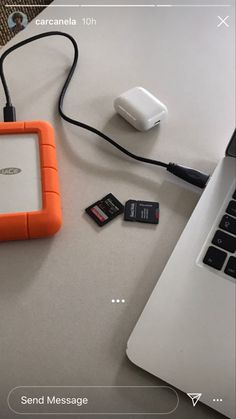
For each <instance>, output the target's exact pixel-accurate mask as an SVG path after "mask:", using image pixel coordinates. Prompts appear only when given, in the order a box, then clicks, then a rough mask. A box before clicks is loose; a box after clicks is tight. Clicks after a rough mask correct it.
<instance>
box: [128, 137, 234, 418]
mask: <svg viewBox="0 0 236 419" xmlns="http://www.w3.org/2000/svg"><path fill="white" fill-rule="evenodd" d="M235 179H236V131H235V132H234V134H233V137H232V139H231V141H230V144H229V146H228V148H227V150H226V156H225V157H224V158H223V159H222V160H221V161H220V162H219V164H218V165H217V168H216V170H215V171H214V173H213V175H212V177H211V179H210V181H209V183H208V185H207V187H206V189H205V191H204V193H203V194H202V197H201V198H200V200H199V202H198V204H197V207H196V208H195V210H194V212H193V214H192V216H191V218H190V220H189V222H188V224H187V226H186V228H185V230H184V232H183V233H182V235H181V237H180V240H179V241H178V243H177V245H176V247H175V249H174V251H173V253H172V255H171V257H170V259H169V261H168V263H167V265H166V267H165V269H164V271H163V273H162V275H161V277H160V278H159V280H158V283H157V285H156V287H155V289H154V291H153V293H152V295H151V297H150V299H149V301H148V303H147V305H146V307H145V309H144V311H143V313H142V315H141V317H140V319H139V321H138V323H137V325H136V327H135V329H134V331H133V332H132V334H131V336H130V339H129V341H128V346H127V355H128V357H129V359H130V360H131V361H132V362H133V363H135V364H136V365H138V366H139V367H141V368H143V369H144V370H146V371H148V372H150V373H152V374H154V375H156V376H157V377H159V378H161V379H162V380H164V381H166V382H167V383H169V384H171V385H173V386H175V387H176V388H178V389H180V390H182V391H183V392H186V393H189V392H194V393H195V392H199V393H202V396H201V399H200V401H202V402H203V403H205V404H207V405H208V406H210V407H212V408H213V409H216V410H217V411H219V412H221V413H223V414H224V415H226V416H228V417H229V418H232V419H235V417H236V414H235V349H236V348H235V278H236V182H235Z"/></svg>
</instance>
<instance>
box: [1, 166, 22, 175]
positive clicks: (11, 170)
mask: <svg viewBox="0 0 236 419" xmlns="http://www.w3.org/2000/svg"><path fill="white" fill-rule="evenodd" d="M20 172H21V169H18V167H6V168H5V169H0V175H18V173H20Z"/></svg>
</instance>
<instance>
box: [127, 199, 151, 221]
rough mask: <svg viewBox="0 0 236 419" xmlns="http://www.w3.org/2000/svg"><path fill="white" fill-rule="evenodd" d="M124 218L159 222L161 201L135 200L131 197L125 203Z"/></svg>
mask: <svg viewBox="0 0 236 419" xmlns="http://www.w3.org/2000/svg"><path fill="white" fill-rule="evenodd" d="M124 220H125V221H139V222H140V223H149V224H158V223H159V203H158V202H149V201H134V200H132V199H130V200H129V201H127V202H126V204H125V212H124Z"/></svg>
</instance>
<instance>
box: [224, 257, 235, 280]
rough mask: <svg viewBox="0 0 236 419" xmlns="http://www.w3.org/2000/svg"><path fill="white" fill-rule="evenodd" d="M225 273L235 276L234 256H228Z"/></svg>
mask: <svg viewBox="0 0 236 419" xmlns="http://www.w3.org/2000/svg"><path fill="white" fill-rule="evenodd" d="M225 273H226V275H229V276H232V277H233V278H236V258H235V257H234V256H230V258H229V261H228V263H227V265H226V268H225Z"/></svg>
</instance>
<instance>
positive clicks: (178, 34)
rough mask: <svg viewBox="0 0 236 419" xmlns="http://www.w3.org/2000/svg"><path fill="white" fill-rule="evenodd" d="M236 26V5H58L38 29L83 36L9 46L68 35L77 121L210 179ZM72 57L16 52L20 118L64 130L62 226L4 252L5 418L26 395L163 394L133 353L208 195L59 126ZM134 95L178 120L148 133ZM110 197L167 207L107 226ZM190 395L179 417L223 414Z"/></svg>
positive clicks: (229, 127) (226, 129) (58, 51)
mask: <svg viewBox="0 0 236 419" xmlns="http://www.w3.org/2000/svg"><path fill="white" fill-rule="evenodd" d="M60 3H61V4H62V2H54V3H53V4H54V5H55V4H60ZM75 3H79V2H78V1H77V2H76V1H70V4H75ZM85 3H86V2H84V4H85ZM87 3H88V2H87ZM92 3H93V4H98V3H99V2H98V1H95V0H94V1H93V2H92ZM105 3H106V2H105ZM109 3H112V1H110V2H109ZM113 3H114V4H117V2H113ZM121 3H122V2H121ZM123 3H125V2H123ZM133 3H134V2H133ZM137 3H139V2H138V1H137V2H135V4H137ZM182 3H186V2H182ZM187 3H188V4H189V2H187ZM195 3H196V2H195ZM203 3H204V2H203ZM209 3H212V2H208V4H209ZM103 4H104V2H103ZM129 4H132V2H129ZM219 14H220V15H221V16H224V15H226V14H227V15H230V27H229V28H227V27H225V26H224V27H223V26H221V27H220V28H217V24H218V22H219V19H218V18H217V16H218V15H219ZM233 16H234V14H233V7H231V8H230V9H227V10H224V9H220V10H219V9H214V8H189V7H188V8H162V9H161V8H155V9H151V8H95V7H93V8H81V7H80V8H79V7H77V8H73V9H72V8H47V9H46V10H45V11H44V12H43V13H42V14H41V15H40V19H42V18H45V19H49V18H56V17H58V18H64V19H65V18H67V17H73V18H75V19H76V20H77V26H63V27H52V26H36V24H35V21H33V22H31V23H30V24H29V26H28V27H27V29H25V30H24V31H23V32H21V33H20V34H18V35H17V36H16V37H15V38H14V39H13V40H12V41H11V42H10V43H9V44H8V46H10V45H13V44H14V43H16V42H17V41H20V40H22V39H25V38H27V37H29V36H32V35H34V34H37V33H39V32H41V31H45V32H46V31H48V30H62V31H66V32H68V33H70V34H71V35H73V36H74V37H75V39H76V40H77V41H78V44H79V48H80V62H79V67H78V69H77V71H76V74H75V76H74V78H73V81H72V83H71V86H70V89H69V91H68V94H67V96H66V99H65V111H66V113H67V114H68V115H70V116H72V117H74V118H76V119H79V120H80V121H83V122H87V123H90V124H91V125H93V126H95V127H97V128H99V129H100V130H102V131H104V132H105V133H107V134H108V135H110V136H112V137H113V138H114V139H117V140H118V141H119V142H120V143H121V144H122V145H124V146H125V147H127V148H129V149H130V150H132V151H133V152H135V153H139V154H140V155H145V156H147V157H151V158H156V159H160V160H164V161H166V162H169V161H174V162H178V163H182V164H186V165H189V166H192V167H195V168H199V169H202V170H205V171H206V172H212V171H213V169H214V167H215V165H216V163H217V161H218V160H219V159H220V158H221V157H222V156H223V155H224V151H225V147H226V144H227V142H228V140H229V138H230V136H231V134H232V131H233V129H234V124H235V121H234V118H235V115H234V93H233V92H234V45H233V39H234V36H233V26H234V23H233ZM82 17H94V18H95V19H96V21H97V23H96V26H95V25H94V26H83V24H82V20H81V19H82ZM3 51H4V49H3ZM1 52H2V51H1ZM72 52H73V51H72V48H71V45H70V43H69V41H68V40H66V39H63V38H59V37H55V38H54V37H53V38H49V39H44V40H40V41H38V42H36V43H34V44H31V45H28V46H26V47H24V49H23V48H22V49H20V50H19V51H16V52H15V53H14V55H11V57H9V58H8V59H7V62H6V65H5V70H6V76H7V80H8V82H9V86H10V89H11V94H12V99H13V101H14V104H15V106H16V108H17V117H18V119H19V120H32V119H43V120H48V121H50V122H51V123H52V124H53V126H54V127H55V132H56V140H57V150H58V162H59V171H60V182H61V193H62V203H63V228H62V230H61V231H60V232H59V234H57V235H56V236H55V237H54V238H51V239H46V240H35V241H29V242H15V243H13V242H11V243H10V242H9V243H1V245H0V331H1V343H0V386H1V400H0V411H1V414H0V415H1V416H0V417H1V419H2V418H4V419H7V418H13V417H15V415H14V414H13V413H12V412H10V411H9V409H8V407H7V404H6V397H7V394H8V392H9V391H10V390H11V389H12V388H13V387H16V386H22V385H34V386H36V385H41V386H42V385H47V386H50V385H52V386H53V385H57V386H58V385H61V386H65V385H70V386H76V385H79V386H83V385H84V386H85V385H86V386H89V385H107V386H122V385H126V386H127V385H130V386H132V385H133V386H134V385H137V386H139V385H143V386H145V385H161V384H162V381H161V380H159V379H156V378H154V377H152V376H151V375H149V374H147V373H145V372H144V371H141V370H139V369H138V368H137V367H135V366H133V365H132V364H131V363H130V362H129V361H128V359H127V358H126V355H125V350H126V342H127V340H128V337H129V335H130V333H131V331H132V329H133V327H134V325H135V323H136V321H137V319H138V317H139V315H140V314H141V312H142V309H143V307H144V305H145V303H146V301H147V299H148V297H149V295H150V293H151V291H152V289H153V288H154V286H155V284H156V282H157V279H158V277H159V276H160V274H161V272H162V270H163V268H164V266H165V264H166V262H167V260H168V258H169V256H170V254H171V252H172V250H173V248H174V246H175V244H176V242H177V240H178V238H179V236H180V234H181V232H182V230H183V228H184V227H185V225H186V223H187V221H188V219H189V217H190V215H191V213H192V211H193V209H194V207H195V205H196V203H197V201H198V199H199V196H200V191H199V190H198V189H197V188H195V187H192V186H189V185H187V184H185V183H184V182H182V181H179V180H178V179H176V178H175V177H174V176H172V175H171V174H168V173H167V172H166V171H165V170H163V169H161V168H157V167H151V166H148V165H145V164H141V163H138V162H135V161H131V160H130V159H129V158H126V156H124V155H122V154H121V153H119V151H118V150H115V149H113V147H112V146H110V145H108V144H107V143H105V142H103V140H101V139H99V138H98V137H96V136H95V135H93V134H91V133H89V132H86V131H84V130H82V129H80V128H77V127H73V126H71V125H69V124H67V123H66V122H64V121H62V120H61V119H60V118H59V116H58V113H57V99H58V94H59V92H60V89H61V87H62V84H63V82H64V79H65V76H66V73H67V71H68V69H69V66H70V65H71V60H72ZM137 85H138V86H143V87H145V88H147V89H148V90H150V91H151V92H152V93H153V94H155V95H156V96H158V97H159V98H160V99H161V100H162V101H163V102H164V103H166V105H167V106H168V109H169V117H168V120H167V121H165V122H163V123H162V124H161V126H160V127H157V128H155V129H153V130H151V131H150V132H147V133H139V132H137V131H135V130H134V129H133V128H132V127H131V126H129V125H128V124H127V123H126V122H125V121H124V120H122V119H121V118H120V117H119V116H117V115H115V113H114V110H113V99H114V98H115V97H116V96H117V95H119V94H120V93H122V92H124V91H125V90H127V89H129V88H131V87H133V86H137ZM0 88H1V107H2V106H4V103H5V98H3V95H2V87H0ZM26 158H27V156H26ZM109 192H112V193H113V194H114V195H115V196H116V197H117V198H118V199H119V200H120V201H121V202H123V203H124V202H126V200H128V199H131V198H132V199H141V200H151V201H158V202H159V203H160V224H159V225H158V226H152V225H144V224H139V223H128V222H124V221H123V220H122V217H118V218H116V219H115V220H113V221H112V222H111V223H109V224H108V225H107V226H106V227H104V228H102V229H101V228H99V227H98V226H96V225H95V223H94V222H93V221H92V220H91V219H90V218H89V217H88V216H87V215H85V213H84V209H85V208H86V207H87V206H89V205H90V204H92V203H93V202H95V201H96V200H98V199H99V198H101V197H103V196H105V195H106V194H107V193H109ZM113 298H124V299H125V300H126V302H125V304H112V303H111V300H112V299H113ZM167 309H168V307H167ZM190 356H191V355H190ZM190 391H191V389H190ZM166 397H168V396H167V395H166ZM179 397H180V405H179V408H178V410H177V411H176V412H175V413H174V414H173V415H172V417H173V418H175V419H183V418H184V419H185V418H190V417H191V418H193V419H205V418H218V417H220V415H218V414H217V413H216V412H214V411H211V410H209V409H208V408H206V407H205V406H203V405H201V404H199V405H198V408H196V409H193V408H192V406H191V402H190V400H189V399H188V398H187V396H185V395H183V394H181V392H179ZM30 417H31V416H30ZM45 417H46V416H45ZM63 417H64V416H63ZM65 417H66V416H65ZM129 417H130V416H129ZM159 417H164V416H159Z"/></svg>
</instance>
